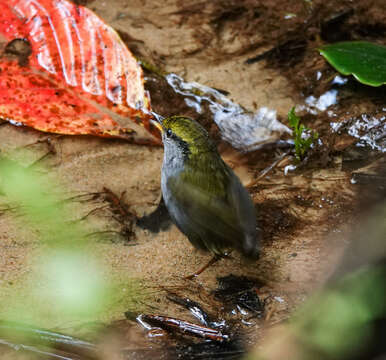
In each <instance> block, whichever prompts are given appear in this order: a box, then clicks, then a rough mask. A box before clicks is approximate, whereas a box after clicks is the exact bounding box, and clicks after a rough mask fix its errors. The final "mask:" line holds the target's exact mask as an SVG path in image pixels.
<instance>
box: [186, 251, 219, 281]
mask: <svg viewBox="0 0 386 360" xmlns="http://www.w3.org/2000/svg"><path fill="white" fill-rule="evenodd" d="M220 259H221V257H220V256H218V255H214V256H213V257H212V258H211V259H210V260H209V261H208V263H206V264H205V265H204V266H203V267H202V268H201V269H199V270H198V271H196V272H195V273H194V274H192V275H189V276H185V277H184V279H186V280H192V279H193V278H195V277H197V276H198V275H200V274H201V273H202V272H204V271H205V270H206V269H207V268H208V267H209V266H212V265H213V264H215V263H216V262H217V261H218V260H220Z"/></svg>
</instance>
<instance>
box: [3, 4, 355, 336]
mask: <svg viewBox="0 0 386 360" xmlns="http://www.w3.org/2000/svg"><path fill="white" fill-rule="evenodd" d="M87 3H88V4H87V6H88V7H90V8H91V9H92V10H94V11H95V12H96V13H97V14H99V15H100V16H101V17H103V19H104V20H105V21H106V22H107V23H108V24H110V25H112V26H113V27H114V28H115V29H117V30H119V31H121V32H122V33H124V34H126V42H127V43H128V45H129V46H130V47H131V48H132V49H133V50H134V51H137V53H139V54H140V55H141V56H143V57H145V58H146V59H147V60H149V61H152V62H154V63H156V64H158V65H159V66H161V67H162V68H164V69H165V70H166V71H173V72H176V73H177V74H179V75H181V76H184V78H185V79H186V80H188V81H198V82H200V83H202V84H205V85H208V86H211V87H214V88H218V89H224V90H226V91H227V92H229V98H231V99H232V100H234V101H235V102H237V103H239V104H241V105H242V106H244V107H245V108H247V109H250V110H254V109H256V108H259V107H261V106H268V107H270V108H273V109H276V110H277V112H278V116H279V118H281V119H285V118H286V114H287V112H288V110H289V109H290V108H291V107H292V106H293V105H295V104H296V103H297V102H298V101H299V99H300V94H299V93H295V92H294V90H293V86H292V85H290V84H289V83H288V80H287V79H286V78H285V77H284V76H283V75H282V74H281V73H279V71H277V70H273V69H271V68H267V67H266V66H265V64H264V62H258V63H256V64H253V65H250V66H248V65H246V64H245V60H247V59H248V58H250V57H251V56H253V55H255V53H256V50H254V48H253V46H251V48H250V49H249V50H246V51H245V53H243V51H241V46H240V43H242V44H244V45H245V41H247V40H246V39H245V38H242V37H241V36H239V37H238V35H237V32H234V31H233V30H234V29H232V26H233V25H234V24H233V23H230V24H229V23H226V22H225V23H224V24H223V25H222V26H223V27H222V29H221V32H220V35H219V37H218V38H217V39H216V41H211V42H208V43H207V44H205V42H204V41H201V42H199V41H197V37H199V36H200V34H201V37H204V36H205V34H207V35H208V34H210V33H211V31H213V29H212V28H210V26H209V25H208V24H209V22H208V21H207V20H206V19H205V16H208V17H209V13H210V11H209V10H210V9H208V6H205V9H204V10H205V11H203V13H202V15H201V16H202V24H201V26H199V27H192V26H191V23H197V21H198V17H199V16H198V14H197V13H196V15H194V16H191V17H187V18H185V17H184V15H183V14H181V9H182V5H181V4H180V2H179V1H178V0H168V1H164V2H159V1H156V0H151V1H136V0H133V1H130V2H128V1H125V0H111V1H109V2H107V1H103V0H95V1H88V2H87ZM194 4H195V5H197V6H199V5H200V4H199V2H195V3H194ZM194 4H193V5H194ZM209 7H210V6H209ZM207 12H208V13H207ZM210 16H212V15H210ZM283 26H284V25H283ZM255 30H256V31H255V33H254V36H253V37H252V38H249V40H248V41H250V42H251V43H253V42H254V43H258V41H259V40H261V38H262V37H263V35H262V34H259V31H258V29H255ZM252 45H253V44H252ZM255 47H256V46H255ZM266 48H267V47H266V46H264V43H262V45H261V48H260V51H263V50H265V49H266ZM158 106H159V105H158ZM167 110H168V111H169V112H171V113H173V108H168V109H167ZM283 121H285V120H283ZM47 137H51V139H52V143H53V146H54V147H55V150H56V154H55V155H50V156H48V157H47V158H46V159H44V160H43V163H44V164H45V165H46V166H48V167H49V168H50V169H51V170H52V172H53V174H55V176H58V177H59V179H60V182H61V184H62V186H63V187H64V188H65V189H67V190H68V194H69V197H70V196H73V195H78V194H82V193H93V192H100V191H102V189H103V188H104V187H106V188H108V189H110V190H112V191H113V192H114V193H116V194H118V195H119V194H122V193H123V194H124V195H123V200H124V202H125V203H126V204H128V206H129V208H130V210H131V211H133V212H135V213H136V214H137V215H138V216H141V215H144V214H149V213H151V212H152V211H153V210H154V209H155V208H156V207H157V204H158V202H159V199H160V197H161V193H160V168H161V164H162V156H163V150H162V149H161V148H156V147H145V146H137V145H131V144H127V143H124V142H122V141H119V140H106V139H97V138H91V137H56V136H50V135H47V134H42V133H39V132H36V131H33V130H30V129H25V128H17V127H13V126H11V125H3V126H1V127H0V143H1V148H2V150H5V151H8V150H10V149H14V148H17V147H22V146H25V145H27V144H31V143H34V142H35V141H37V140H39V139H40V140H41V139H44V138H47ZM33 148H34V149H35V155H36V159H38V158H40V157H41V156H42V155H44V154H45V153H46V152H47V147H46V145H45V144H44V143H41V144H36V145H34V146H33ZM221 149H223V150H224V157H225V159H226V160H227V161H228V163H229V164H230V165H231V166H232V167H233V168H234V169H235V171H236V173H238V174H239V175H240V177H241V179H242V180H243V182H244V184H245V185H248V184H251V183H253V181H254V179H255V178H256V177H257V176H258V174H259V172H260V171H261V170H263V169H264V168H265V167H266V166H267V165H268V164H269V163H270V162H272V160H273V159H275V156H276V155H275V154H276V153H275V151H274V150H265V151H258V152H256V153H254V154H253V155H249V156H248V157H246V156H242V155H237V154H236V153H235V152H234V151H232V150H230V149H229V148H228V147H226V146H225V145H224V144H222V145H221ZM277 154H279V153H277ZM285 165H288V161H287V162H286V161H284V162H282V163H280V164H279V165H278V166H277V167H276V168H275V169H274V170H273V171H272V172H270V173H269V175H268V176H267V177H265V178H264V179H261V180H259V181H257V183H256V184H255V185H253V186H251V187H249V190H250V192H251V194H252V197H253V200H254V202H255V204H256V208H257V209H258V219H259V222H260V224H261V225H262V228H263V232H264V239H263V247H262V256H261V259H260V260H259V261H258V262H256V263H246V262H245V261H244V260H243V259H241V258H240V257H239V255H237V254H232V259H230V260H221V261H219V262H218V263H216V264H215V265H214V266H212V267H211V268H209V269H208V270H207V271H206V272H204V273H203V274H202V275H200V276H199V278H198V279H196V280H193V282H191V281H187V280H184V279H183V277H184V276H185V275H188V274H191V273H192V272H194V271H195V270H197V269H198V268H199V267H201V266H202V264H203V263H205V262H206V261H207V260H208V259H209V255H208V254H202V253H200V252H197V251H196V250H195V249H194V248H193V247H192V246H191V245H190V243H189V242H188V241H187V239H186V238H185V237H184V236H183V235H182V234H181V233H180V232H179V231H178V230H177V229H176V227H175V226H172V227H171V228H170V229H168V230H167V231H161V232H159V233H152V232H150V231H148V230H143V229H140V228H138V227H136V228H134V232H135V237H133V238H132V239H130V240H129V241H128V240H125V239H122V238H120V237H119V236H117V237H116V238H114V236H112V238H113V240H114V241H111V238H110V239H106V241H102V242H100V241H99V242H95V243H94V244H93V248H92V249H90V251H95V252H96V253H99V254H102V256H103V259H104V262H105V263H106V264H107V266H108V268H109V269H110V271H111V273H112V274H113V275H114V276H115V277H117V278H119V279H122V280H124V279H127V278H137V279H141V281H142V282H143V284H144V286H145V287H146V288H148V289H152V291H153V290H154V289H155V290H154V292H153V293H152V295H151V296H150V297H149V298H147V299H146V304H147V305H151V306H152V312H155V313H162V314H166V315H168V316H177V317H184V318H187V319H190V320H191V319H192V318H191V317H190V315H189V314H188V313H183V314H181V312H180V310H179V309H178V308H176V306H175V305H173V304H171V303H170V302H169V301H167V300H166V299H165V296H164V293H163V292H162V291H161V289H160V287H161V286H162V287H170V288H174V289H179V290H180V291H181V293H182V294H185V295H187V296H190V297H193V298H194V296H197V295H199V293H200V291H198V290H197V289H204V290H205V292H206V293H209V292H210V291H211V290H213V289H214V288H215V287H216V277H218V276H226V275H229V274H235V275H244V276H249V277H252V278H257V279H259V280H261V281H262V282H263V283H264V284H265V285H264V286H263V288H261V289H260V292H261V294H262V295H263V296H268V295H270V296H271V297H272V298H273V299H275V298H276V299H279V300H272V301H271V303H270V308H269V309H268V310H269V312H270V316H269V319H268V320H267V321H266V322H265V323H264V322H263V321H258V322H257V323H258V325H257V326H254V327H253V330H255V332H254V333H253V336H252V337H251V339H250V340H251V343H253V342H254V341H255V340H256V339H257V338H259V337H260V336H261V335H262V327H261V325H262V324H265V325H267V326H270V325H272V324H275V323H277V322H279V321H281V320H283V319H285V318H287V317H288V316H289V314H290V313H291V311H293V310H294V308H296V307H297V306H298V305H299V304H300V303H302V302H303V301H304V300H305V299H306V297H307V294H308V293H309V292H310V290H312V289H315V288H318V287H319V286H320V285H321V284H322V283H323V281H324V280H325V279H326V278H327V277H328V275H329V274H330V273H331V272H332V271H333V269H334V264H335V263H336V261H337V259H338V258H339V256H340V255H341V252H342V249H343V248H344V247H345V235H343V234H345V232H346V230H347V229H348V228H350V227H351V224H352V223H355V222H356V221H357V219H358V215H356V214H355V204H356V201H357V194H358V187H357V186H356V185H355V184H352V183H351V182H350V179H351V173H350V172H348V171H345V170H342V155H341V154H339V153H337V154H336V155H335V156H334V155H333V156H331V159H330V162H329V164H328V166H326V167H324V168H321V167H310V168H306V169H300V170H299V171H298V172H295V173H290V174H289V175H287V176H284V174H283V169H284V166H285ZM95 206H96V205H95V204H93V203H90V204H87V203H85V204H82V205H80V206H79V209H78V213H77V214H74V218H76V217H79V218H80V217H82V216H83V215H85V214H87V213H88V212H89V211H91V210H92V209H93V208H95ZM87 222H88V223H87V226H89V228H90V231H98V230H118V231H119V225H118V224H117V223H116V222H115V221H114V220H112V219H111V214H110V213H108V212H106V211H103V210H102V211H99V212H95V213H94V214H92V215H90V216H89V217H88V218H87ZM16 227H17V226H16V225H15V224H14V223H13V221H12V219H11V217H9V216H8V215H7V216H3V217H1V218H0V230H1V231H0V233H1V235H0V236H1V245H0V246H1V247H0V282H1V288H2V291H1V294H0V297H3V298H5V297H6V296H7V294H8V293H9V292H12V291H13V290H14V289H15V288H17V287H18V286H20V285H19V282H20V281H21V279H22V278H23V276H24V275H25V274H28V273H29V271H30V269H31V267H33V264H34V261H35V260H34V256H35V255H36V254H38V253H39V246H38V243H37V240H36V238H35V237H34V236H31V233H30V232H29V231H28V229H16ZM133 244H135V246H130V245H133ZM20 291H22V290H21V289H20ZM198 298H199V300H201V301H204V302H205V299H203V298H202V295H199V296H198ZM124 310H125V309H124V308H123V307H122V306H121V307H119V306H118V307H117V308H116V309H112V311H111V313H109V314H104V316H103V317H102V319H103V320H108V319H120V318H123V311H124ZM2 311H4V309H2V310H0V317H1V312H2ZM211 311H212V312H214V313H216V309H211ZM96 320H98V319H96ZM37 325H40V326H44V325H45V324H44V321H42V324H37ZM56 325H57V326H59V327H60V324H56ZM249 330H250V329H248V332H249Z"/></svg>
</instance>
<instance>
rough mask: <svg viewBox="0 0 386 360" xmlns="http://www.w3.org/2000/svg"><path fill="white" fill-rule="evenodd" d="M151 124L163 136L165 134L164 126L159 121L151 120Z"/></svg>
mask: <svg viewBox="0 0 386 360" xmlns="http://www.w3.org/2000/svg"><path fill="white" fill-rule="evenodd" d="M150 122H151V123H152V124H153V125H154V126H155V127H156V128H157V129H158V130H159V131H160V132H161V134H162V133H163V132H164V129H163V127H162V125H161V124H160V123H159V122H158V121H156V120H153V119H150Z"/></svg>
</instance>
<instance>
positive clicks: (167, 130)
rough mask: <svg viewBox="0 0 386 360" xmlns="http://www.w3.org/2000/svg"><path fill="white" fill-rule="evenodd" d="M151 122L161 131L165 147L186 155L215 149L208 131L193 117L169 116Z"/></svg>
mask: <svg viewBox="0 0 386 360" xmlns="http://www.w3.org/2000/svg"><path fill="white" fill-rule="evenodd" d="M152 123H153V124H154V125H155V126H156V127H157V128H158V129H159V130H160V131H161V133H162V141H163V143H164V146H165V149H166V148H167V147H173V148H176V149H177V150H179V151H182V152H183V154H184V155H186V156H190V155H195V154H200V153H204V152H208V151H215V150H216V146H215V144H214V143H213V141H212V140H211V139H210V137H209V135H208V132H207V131H206V130H205V129H204V128H203V127H202V126H201V125H200V124H199V123H198V122H197V121H195V120H193V119H190V118H188V117H183V116H171V117H168V118H165V119H163V120H162V121H161V122H156V121H152Z"/></svg>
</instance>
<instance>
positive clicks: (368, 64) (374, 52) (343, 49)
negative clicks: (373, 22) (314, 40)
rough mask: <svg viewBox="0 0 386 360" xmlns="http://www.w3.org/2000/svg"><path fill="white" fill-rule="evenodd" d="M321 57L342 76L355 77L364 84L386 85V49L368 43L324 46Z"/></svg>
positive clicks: (351, 42)
mask: <svg viewBox="0 0 386 360" xmlns="http://www.w3.org/2000/svg"><path fill="white" fill-rule="evenodd" d="M319 51H320V53H321V55H323V56H324V58H325V59H326V60H327V61H328V62H329V63H330V64H331V65H332V66H333V67H334V68H335V69H336V70H338V71H339V72H340V73H341V74H343V75H354V77H355V78H356V79H357V80H358V81H359V82H361V83H362V84H366V85H371V86H381V85H383V84H386V47H385V46H381V45H377V44H373V43H370V42H366V41H348V42H341V43H336V44H331V45H326V46H323V47H322V48H320V49H319Z"/></svg>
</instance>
